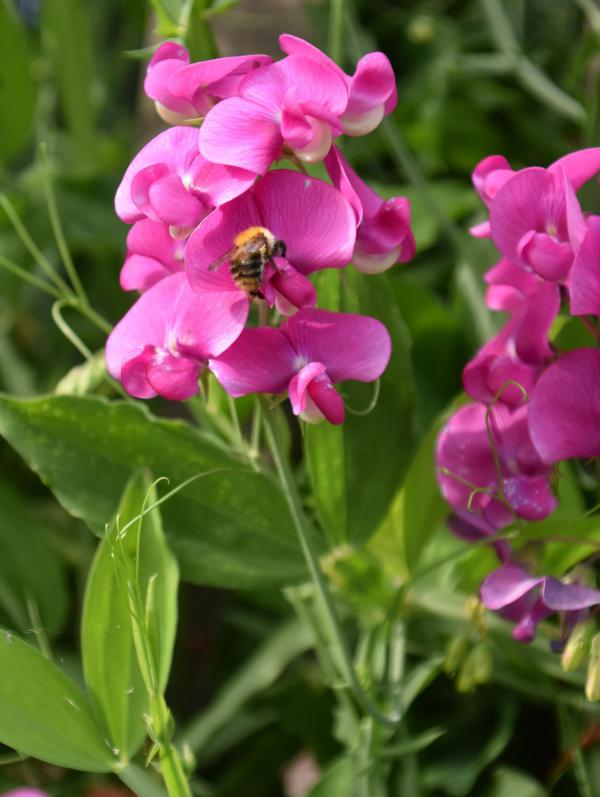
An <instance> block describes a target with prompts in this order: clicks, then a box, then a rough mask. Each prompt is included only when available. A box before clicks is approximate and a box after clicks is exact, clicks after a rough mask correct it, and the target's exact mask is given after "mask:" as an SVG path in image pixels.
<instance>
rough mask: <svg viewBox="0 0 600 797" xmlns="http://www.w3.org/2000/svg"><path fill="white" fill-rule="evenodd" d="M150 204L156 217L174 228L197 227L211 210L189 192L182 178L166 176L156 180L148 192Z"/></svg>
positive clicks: (173, 175) (174, 175) (172, 175)
mask: <svg viewBox="0 0 600 797" xmlns="http://www.w3.org/2000/svg"><path fill="white" fill-rule="evenodd" d="M148 197H149V203H150V205H151V207H152V210H153V211H154V213H155V215H156V216H157V217H158V218H159V219H160V220H161V221H164V222H165V224H169V225H171V226H173V227H183V228H188V227H195V226H196V225H197V224H198V222H199V221H200V220H201V219H203V218H204V217H205V216H206V214H207V213H208V212H209V210H210V208H209V207H208V206H207V205H205V204H204V203H203V202H201V201H200V200H199V199H198V198H197V197H195V196H194V195H193V194H191V193H190V192H189V191H187V190H186V189H185V188H184V186H183V183H182V182H181V178H180V177H178V176H177V175H176V174H166V175H165V176H164V177H161V178H159V179H158V180H155V181H154V182H153V183H152V185H151V186H150V188H149V191H148Z"/></svg>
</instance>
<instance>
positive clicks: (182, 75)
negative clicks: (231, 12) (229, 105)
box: [144, 42, 273, 125]
mask: <svg viewBox="0 0 600 797" xmlns="http://www.w3.org/2000/svg"><path fill="white" fill-rule="evenodd" d="M272 60H273V59H272V58H271V57H270V56H268V55H240V56H233V57H229V58H213V59H212V60H209V61H199V62H196V63H193V64H190V56H189V53H188V51H187V50H186V49H185V47H182V46H181V45H180V44H176V43H175V42H164V43H163V44H161V45H160V47H159V48H158V49H157V51H156V52H155V53H154V55H153V56H152V58H151V60H150V62H149V64H148V67H147V70H146V79H145V81H144V91H145V92H146V94H147V95H148V96H149V97H150V98H151V99H153V100H154V101H155V104H156V110H157V111H158V113H159V114H160V116H161V117H162V118H163V119H164V120H165V121H166V122H168V123H169V124H176V125H177V124H184V123H185V122H186V121H190V120H195V119H198V118H201V117H203V116H205V115H206V114H207V113H208V111H209V110H210V109H211V108H212V106H213V105H215V104H216V103H217V102H218V101H219V100H222V99H223V98H225V97H230V96H232V95H234V94H235V93H236V92H237V89H238V86H239V83H240V81H241V80H242V78H243V77H244V75H245V74H246V73H247V72H250V71H251V70H252V69H256V68H257V67H259V66H262V65H264V64H268V63H271V62H272Z"/></svg>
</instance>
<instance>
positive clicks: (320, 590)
mask: <svg viewBox="0 0 600 797" xmlns="http://www.w3.org/2000/svg"><path fill="white" fill-rule="evenodd" d="M262 406H263V426H264V430H265V435H266V438H267V442H268V445H269V448H270V450H271V455H272V457H273V461H274V463H275V468H276V470H277V475H278V477H279V481H280V484H281V488H282V490H283V493H284V495H285V498H286V501H287V504H288V506H289V509H290V513H291V515H292V519H293V522H294V527H295V529H296V533H297V535H298V541H299V543H300V548H301V550H302V553H303V555H304V559H305V561H306V566H307V568H308V571H309V573H310V577H311V580H312V582H313V585H314V587H315V590H316V595H317V599H318V602H319V604H320V608H321V610H322V613H323V617H324V620H325V629H326V631H327V633H328V635H329V638H330V643H331V648H332V652H333V653H334V655H335V660H336V665H337V667H338V668H339V670H340V673H341V675H342V677H343V678H344V679H345V680H346V682H347V683H348V686H349V688H350V690H351V692H352V694H353V695H354V698H355V699H356V701H357V703H358V705H359V706H360V707H361V709H362V710H363V711H364V712H365V714H368V715H370V716H371V717H373V719H375V720H377V722H379V723H381V724H382V725H385V726H387V727H392V728H394V727H396V725H397V723H398V718H397V716H396V715H395V714H393V715H391V716H388V715H386V714H384V713H383V712H382V711H381V709H380V708H379V707H378V706H376V705H375V703H374V702H373V701H372V700H371V698H370V697H369V696H368V695H367V693H366V692H365V690H364V689H363V687H362V685H361V683H360V681H359V679H358V676H357V674H356V671H355V669H354V666H353V664H352V659H351V656H350V653H349V650H348V645H347V642H346V640H345V638H344V634H343V632H342V629H341V626H340V623H339V620H338V618H337V614H336V610H335V607H334V604H333V599H332V597H331V594H330V592H329V587H328V585H327V581H326V579H325V576H324V574H323V571H322V570H321V565H320V562H319V556H318V554H317V550H316V548H315V544H314V542H313V539H312V532H311V529H310V528H309V524H308V521H307V518H306V515H305V513H304V509H303V507H302V503H301V500H300V496H299V494H298V489H297V487H296V482H295V480H294V477H293V474H292V472H291V468H290V465H289V463H288V461H287V458H286V456H285V454H284V452H283V451H282V448H281V445H280V441H279V436H278V434H277V430H276V428H275V425H274V423H273V419H272V411H271V410H270V409H269V407H268V405H267V404H266V403H265V402H263V405H262Z"/></svg>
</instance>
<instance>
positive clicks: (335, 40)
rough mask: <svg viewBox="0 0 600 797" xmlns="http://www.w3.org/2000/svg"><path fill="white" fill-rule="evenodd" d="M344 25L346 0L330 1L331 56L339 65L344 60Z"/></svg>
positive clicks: (329, 47)
mask: <svg viewBox="0 0 600 797" xmlns="http://www.w3.org/2000/svg"><path fill="white" fill-rule="evenodd" d="M343 25H344V0H330V5H329V46H328V49H329V55H330V57H331V59H332V60H333V61H335V62H336V63H337V64H339V63H340V60H341V58H342V29H343Z"/></svg>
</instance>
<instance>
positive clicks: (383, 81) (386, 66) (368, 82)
mask: <svg viewBox="0 0 600 797" xmlns="http://www.w3.org/2000/svg"><path fill="white" fill-rule="evenodd" d="M395 89H396V79H395V77H394V70H393V69H392V65H391V64H390V60H389V58H388V57H387V55H384V53H380V52H372V53H367V55H364V56H363V57H362V58H361V59H360V60H359V61H358V63H357V65H356V71H355V72H354V75H353V77H352V78H351V80H350V91H349V96H348V107H347V108H346V111H345V114H344V115H346V114H347V115H349V116H358V115H359V114H364V113H365V112H367V111H371V110H372V109H373V108H376V107H377V106H379V105H384V104H385V102H386V101H387V100H388V99H389V98H390V97H394V96H395ZM391 111H393V106H392V107H389V106H388V108H386V113H390V112H391Z"/></svg>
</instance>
